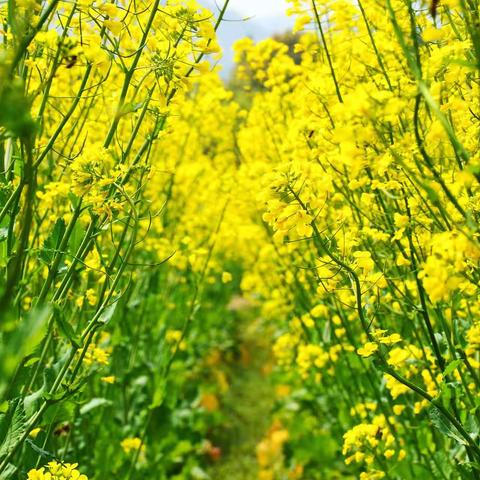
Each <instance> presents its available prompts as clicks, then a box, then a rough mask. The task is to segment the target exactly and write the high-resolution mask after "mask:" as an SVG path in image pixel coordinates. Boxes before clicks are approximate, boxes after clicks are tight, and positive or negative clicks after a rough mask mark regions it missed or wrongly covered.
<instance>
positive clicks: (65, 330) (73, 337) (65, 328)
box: [55, 312, 82, 348]
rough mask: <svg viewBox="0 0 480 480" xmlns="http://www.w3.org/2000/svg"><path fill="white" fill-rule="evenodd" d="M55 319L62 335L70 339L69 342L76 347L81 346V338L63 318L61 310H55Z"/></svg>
mask: <svg viewBox="0 0 480 480" xmlns="http://www.w3.org/2000/svg"><path fill="white" fill-rule="evenodd" d="M55 321H56V323H57V325H58V328H59V330H60V332H61V333H62V335H63V336H64V337H66V338H67V339H68V340H70V343H71V344H72V345H73V346H74V347H76V348H80V347H81V346H82V340H81V338H80V337H79V336H78V335H77V334H76V333H75V331H74V330H73V327H72V326H71V325H70V323H68V322H67V321H66V320H65V318H64V317H63V314H62V312H57V314H56V315H55Z"/></svg>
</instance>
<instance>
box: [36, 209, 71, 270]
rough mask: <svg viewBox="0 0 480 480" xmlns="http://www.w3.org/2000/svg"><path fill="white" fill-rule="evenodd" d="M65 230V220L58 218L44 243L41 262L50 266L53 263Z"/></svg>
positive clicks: (40, 255)
mask: <svg viewBox="0 0 480 480" xmlns="http://www.w3.org/2000/svg"><path fill="white" fill-rule="evenodd" d="M65 229H66V225H65V220H63V218H58V219H57V221H56V222H55V225H54V227H53V230H52V232H51V233H50V235H49V236H48V237H47V238H46V239H45V241H44V242H43V247H42V249H41V250H40V254H39V258H40V260H42V261H44V262H45V263H46V264H50V263H51V262H52V261H53V259H54V257H55V253H56V252H57V250H58V247H59V246H60V242H61V241H62V238H63V235H64V233H65Z"/></svg>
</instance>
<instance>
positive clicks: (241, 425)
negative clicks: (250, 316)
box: [209, 322, 274, 480]
mask: <svg viewBox="0 0 480 480" xmlns="http://www.w3.org/2000/svg"><path fill="white" fill-rule="evenodd" d="M245 323H246V322H245ZM239 335H240V338H239V342H240V349H241V361H240V362H239V363H238V365H237V366H236V367H235V370H234V375H233V379H232V384H231V388H230V391H229V393H228V394H227V396H226V398H225V400H224V411H225V412H226V413H227V415H229V421H228V424H227V425H226V428H225V429H224V431H222V432H221V435H220V437H219V439H218V440H219V442H220V445H221V448H222V451H223V456H222V458H221V459H220V460H219V461H218V463H217V464H215V465H213V466H212V468H211V470H210V471H209V475H210V477H211V479H212V480H227V479H228V480H256V479H257V478H258V474H257V460H256V453H255V449H256V446H257V444H258V443H259V442H260V440H261V439H262V437H263V435H264V434H265V432H266V431H267V430H268V428H269V426H270V412H271V407H272V403H273V399H274V394H273V387H272V385H271V382H270V381H269V378H268V375H267V372H266V370H267V369H268V365H269V344H268V340H267V339H268V335H266V334H265V332H262V330H261V326H260V324H259V322H252V323H250V325H248V324H245V328H244V329H242V332H241V333H240V334H239Z"/></svg>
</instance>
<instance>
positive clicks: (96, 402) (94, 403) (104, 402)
mask: <svg viewBox="0 0 480 480" xmlns="http://www.w3.org/2000/svg"><path fill="white" fill-rule="evenodd" d="M110 405H112V401H111V400H108V399H107V398H92V399H91V400H90V401H89V402H88V403H86V404H85V405H83V407H82V408H81V409H80V415H85V414H86V413H88V412H90V411H91V410H94V409H95V408H98V407H105V406H110Z"/></svg>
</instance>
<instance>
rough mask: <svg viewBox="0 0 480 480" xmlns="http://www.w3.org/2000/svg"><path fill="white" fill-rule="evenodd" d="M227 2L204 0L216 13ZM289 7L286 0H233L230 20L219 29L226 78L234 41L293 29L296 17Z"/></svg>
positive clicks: (231, 0)
mask: <svg viewBox="0 0 480 480" xmlns="http://www.w3.org/2000/svg"><path fill="white" fill-rule="evenodd" d="M223 2H224V0H200V3H202V4H203V5H205V6H206V7H208V8H210V9H211V10H212V11H213V12H214V13H218V7H220V8H221V7H222V6H223ZM215 4H216V5H217V6H218V7H216V6H215ZM287 8H288V4H287V2H286V0H230V3H229V5H228V9H227V13H226V15H225V20H226V21H225V22H223V23H222V25H221V26H220V29H219V31H218V40H219V43H220V46H221V47H222V48H223V50H224V55H223V59H222V61H221V62H220V63H221V65H222V66H223V72H222V76H223V77H224V78H228V76H229V74H230V72H231V70H232V67H233V51H232V45H233V43H234V42H235V41H236V40H239V39H240V38H243V37H247V36H248V37H251V38H253V39H254V40H255V41H258V40H263V39H264V38H267V37H270V36H271V35H274V34H275V33H284V32H286V31H287V30H290V29H291V27H292V24H293V19H292V17H287V16H286V10H287ZM250 17H251V18H250ZM246 18H247V19H246ZM245 19H246V20H245Z"/></svg>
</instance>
